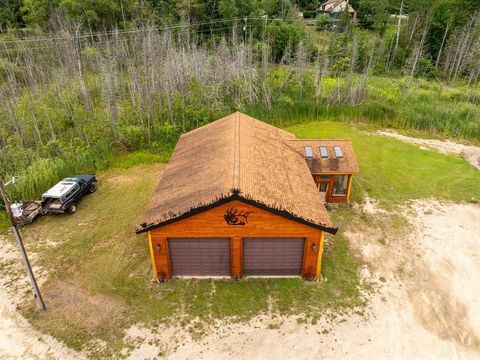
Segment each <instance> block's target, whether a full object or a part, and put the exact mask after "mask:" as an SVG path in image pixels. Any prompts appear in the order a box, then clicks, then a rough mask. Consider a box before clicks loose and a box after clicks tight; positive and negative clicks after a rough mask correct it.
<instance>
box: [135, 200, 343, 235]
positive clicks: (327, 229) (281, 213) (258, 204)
mask: <svg viewBox="0 0 480 360" xmlns="http://www.w3.org/2000/svg"><path fill="white" fill-rule="evenodd" d="M234 200H238V201H242V202H245V203H246V204H250V205H253V206H255V207H258V208H260V209H263V210H266V211H269V212H271V213H273V214H275V215H279V216H282V217H284V218H287V219H289V220H292V221H296V222H298V223H301V224H304V225H307V226H310V227H313V228H315V229H317V230H321V231H325V232H328V233H330V234H332V235H335V234H336V233H337V231H338V228H334V227H328V226H325V225H321V224H317V223H314V222H312V221H309V220H306V219H303V218H301V217H299V216H296V215H294V214H291V213H289V212H287V211H284V210H280V209H275V208H273V207H271V206H268V205H266V204H263V203H261V202H258V201H255V200H252V199H248V198H245V197H243V196H241V195H237V194H233V195H231V196H228V197H224V198H220V199H218V200H216V201H214V202H212V203H211V204H208V205H202V206H197V207H195V208H192V209H190V210H189V211H187V212H184V213H183V214H181V215H179V216H175V217H173V218H170V219H166V220H163V221H160V222H156V223H152V224H146V223H144V224H142V225H144V226H142V225H140V227H137V229H136V230H135V232H136V233H137V234H142V233H145V232H147V231H150V230H153V229H157V228H159V227H162V226H165V225H168V224H172V223H174V222H177V221H180V220H183V219H186V218H189V217H191V216H193V215H196V214H199V213H201V212H204V211H206V210H209V209H212V208H214V207H217V206H219V205H222V204H226V203H228V202H230V201H234Z"/></svg>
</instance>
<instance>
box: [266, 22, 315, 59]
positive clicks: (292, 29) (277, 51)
mask: <svg viewBox="0 0 480 360" xmlns="http://www.w3.org/2000/svg"><path fill="white" fill-rule="evenodd" d="M267 35H268V37H269V38H270V41H271V46H272V58H273V60H274V61H275V62H279V61H280V59H281V58H282V57H283V55H284V53H285V50H286V49H287V47H288V46H290V47H291V49H292V51H295V50H296V48H297V46H298V44H299V43H300V42H301V41H303V40H304V39H305V38H306V35H305V32H304V29H302V28H301V27H300V26H298V25H296V24H287V23H286V22H284V21H282V20H274V21H272V22H271V23H270V24H268V25H267Z"/></svg>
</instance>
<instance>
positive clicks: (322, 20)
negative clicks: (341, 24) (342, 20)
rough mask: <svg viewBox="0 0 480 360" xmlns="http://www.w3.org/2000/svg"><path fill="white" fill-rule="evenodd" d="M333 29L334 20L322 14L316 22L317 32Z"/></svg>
mask: <svg viewBox="0 0 480 360" xmlns="http://www.w3.org/2000/svg"><path fill="white" fill-rule="evenodd" d="M331 27H332V18H331V17H330V15H328V14H320V15H318V16H317V19H316V21H315V30H317V31H323V30H330V29H331Z"/></svg>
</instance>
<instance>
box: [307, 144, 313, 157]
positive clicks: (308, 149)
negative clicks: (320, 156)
mask: <svg viewBox="0 0 480 360" xmlns="http://www.w3.org/2000/svg"><path fill="white" fill-rule="evenodd" d="M305 157H307V158H312V157H313V150H312V148H311V147H310V146H305Z"/></svg>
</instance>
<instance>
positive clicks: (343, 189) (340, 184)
mask: <svg viewBox="0 0 480 360" xmlns="http://www.w3.org/2000/svg"><path fill="white" fill-rule="evenodd" d="M347 184H348V175H337V176H335V182H334V183H333V195H346V194H347Z"/></svg>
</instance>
